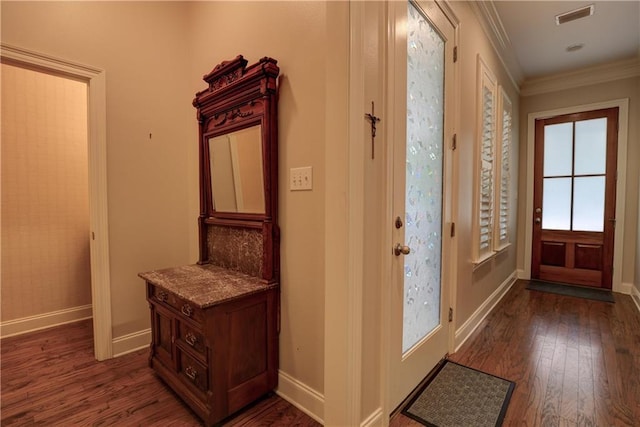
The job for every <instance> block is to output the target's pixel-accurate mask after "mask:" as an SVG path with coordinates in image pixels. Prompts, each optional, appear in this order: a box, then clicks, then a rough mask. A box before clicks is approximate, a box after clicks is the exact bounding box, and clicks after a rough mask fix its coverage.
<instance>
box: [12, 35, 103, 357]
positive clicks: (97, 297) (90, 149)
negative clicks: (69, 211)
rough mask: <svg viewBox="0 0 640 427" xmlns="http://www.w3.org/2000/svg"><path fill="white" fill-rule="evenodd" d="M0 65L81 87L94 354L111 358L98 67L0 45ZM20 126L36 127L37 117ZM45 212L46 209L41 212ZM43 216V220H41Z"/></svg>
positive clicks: (100, 81)
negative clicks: (78, 84)
mask: <svg viewBox="0 0 640 427" xmlns="http://www.w3.org/2000/svg"><path fill="white" fill-rule="evenodd" d="M0 59H1V62H2V63H3V64H7V65H10V66H14V67H20V68H25V69H29V70H32V71H38V72H41V73H45V74H49V75H55V76H58V77H64V78H66V79H71V80H74V81H76V82H84V84H85V85H86V97H85V99H86V106H87V109H86V116H87V117H86V119H87V122H88V125H87V129H86V131H87V137H88V145H87V152H86V155H87V159H88V212H89V230H88V231H89V236H88V239H89V258H90V260H89V262H90V271H91V273H90V276H91V305H90V306H91V311H92V316H93V336H94V354H95V357H96V359H98V360H104V359H108V358H111V357H112V330H111V288H110V273H109V227H108V215H107V164H106V162H107V155H106V151H107V150H106V91H105V80H106V79H105V74H104V71H103V70H100V69H97V68H93V67H90V66H86V65H82V64H77V63H73V62H69V61H66V60H63V59H59V58H54V57H51V56H48V55H44V54H41V53H36V52H31V51H28V50H25V49H22V48H19V47H15V46H10V45H7V44H4V43H3V44H0ZM29 119H30V120H33V123H25V124H23V126H24V127H29V126H42V125H43V124H42V122H38V117H32V116H29ZM45 214H46V213H45ZM46 220H47V218H46V216H45V217H44V218H43V223H45V222H46Z"/></svg>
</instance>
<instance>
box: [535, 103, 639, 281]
mask: <svg viewBox="0 0 640 427" xmlns="http://www.w3.org/2000/svg"><path fill="white" fill-rule="evenodd" d="M613 107H618V108H619V109H620V110H619V116H618V181H617V187H616V230H615V237H614V239H615V243H614V248H613V285H612V291H614V292H622V293H624V292H623V288H622V255H623V243H624V242H623V238H624V225H625V221H624V217H625V211H624V210H625V199H626V197H625V192H626V186H627V145H628V144H627V140H628V132H629V99H628V98H623V99H614V100H611V101H605V102H597V103H594V104H585V105H576V106H573V107H565V108H559V109H556V110H548V111H540V112H537V113H530V114H529V118H528V120H527V164H526V176H527V184H526V194H525V206H526V207H525V210H524V224H525V232H524V234H525V235H524V260H523V262H524V279H530V278H531V244H532V232H533V161H534V143H535V121H536V120H537V119H542V118H547V117H554V116H561V115H564V114H573V113H578V112H582V111H591V110H600V109H604V108H613Z"/></svg>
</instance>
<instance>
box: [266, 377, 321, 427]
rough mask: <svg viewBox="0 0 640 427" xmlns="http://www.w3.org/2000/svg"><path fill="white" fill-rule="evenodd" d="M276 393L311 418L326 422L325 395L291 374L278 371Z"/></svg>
mask: <svg viewBox="0 0 640 427" xmlns="http://www.w3.org/2000/svg"><path fill="white" fill-rule="evenodd" d="M276 394H278V396H280V397H282V398H283V399H284V400H286V401H287V402H289V403H291V404H292V405H293V406H295V407H296V408H298V409H300V410H301V411H302V412H304V413H305V414H307V415H309V416H310V417H311V418H313V419H314V420H316V421H317V422H319V423H320V424H324V422H323V418H324V396H323V395H322V394H321V393H318V392H317V391H316V390H314V389H312V388H311V387H309V386H308V385H306V384H304V383H302V382H300V381H298V380H296V379H295V378H293V377H291V376H290V375H288V374H286V373H284V372H282V371H278V388H277V389H276Z"/></svg>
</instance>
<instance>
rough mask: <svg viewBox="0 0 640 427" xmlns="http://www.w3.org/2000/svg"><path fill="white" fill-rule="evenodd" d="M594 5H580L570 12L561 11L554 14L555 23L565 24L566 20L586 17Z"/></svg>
mask: <svg viewBox="0 0 640 427" xmlns="http://www.w3.org/2000/svg"><path fill="white" fill-rule="evenodd" d="M594 9H595V6H594V5H592V4H590V5H589V6H585V7H581V8H580V9H575V10H572V11H570V12H565V13H561V14H560V15H556V25H560V24H566V23H567V22H571V21H575V20H576V19H581V18H586V17H587V16H591V15H593V11H594Z"/></svg>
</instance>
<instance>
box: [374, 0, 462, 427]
mask: <svg viewBox="0 0 640 427" xmlns="http://www.w3.org/2000/svg"><path fill="white" fill-rule="evenodd" d="M434 1H435V3H437V5H438V6H439V7H440V9H441V10H442V12H443V13H444V15H445V16H446V18H447V19H448V20H449V21H450V22H451V25H452V26H453V32H454V36H453V43H454V45H455V46H459V41H460V38H459V31H460V30H459V29H460V21H459V19H458V18H457V16H456V14H455V13H454V11H453V9H452V8H451V6H450V4H449V2H448V1H446V0H443V1H438V0H434ZM407 2H408V0H407ZM391 3H392V2H389V4H388V7H387V16H386V19H387V34H386V49H387V51H386V52H384V55H381V58H384V59H383V60H384V61H385V66H384V70H385V73H386V74H385V77H384V80H385V81H384V82H383V85H384V95H385V97H386V98H385V100H384V105H385V106H386V107H387V108H386V109H385V113H384V116H386V117H387V118H388V120H387V124H386V125H385V126H383V128H384V137H385V139H386V140H387V143H386V147H385V148H386V151H385V156H386V160H385V174H386V175H385V182H386V183H387V185H386V187H385V188H381V189H380V191H382V192H383V197H382V200H384V201H385V203H384V206H385V212H384V219H385V221H384V223H383V224H382V229H381V232H383V233H384V239H383V245H382V251H383V257H382V259H389V253H390V248H392V247H393V244H394V240H393V233H392V232H391V231H390V230H391V227H392V224H393V219H394V210H393V203H392V202H391V201H392V200H393V173H394V172H393V158H394V156H393V154H394V151H393V150H394V147H393V145H394V144H393V143H392V142H393V139H394V136H395V134H394V128H393V120H392V117H393V106H392V105H391V103H392V102H393V99H394V98H395V96H396V94H395V92H394V89H395V88H394V84H393V82H394V81H395V77H394V76H395V73H396V69H395V63H394V60H393V58H394V56H395V38H396V33H397V31H399V29H397V28H396V23H397V20H396V16H395V14H394V13H395V12H394V11H395V9H394V7H393V5H392V4H391ZM456 65H457V64H456ZM453 80H454V81H453V87H452V91H453V94H452V96H451V98H452V99H453V100H454V103H455V105H454V106H453V108H452V109H451V115H452V116H451V124H450V126H451V133H452V134H455V133H456V131H457V129H458V124H459V117H460V108H459V88H460V70H459V67H458V66H454V71H453ZM447 149H449V147H445V150H447ZM449 160H450V163H449V164H448V165H447V166H448V167H450V168H451V172H450V173H449V175H450V176H451V179H452V182H451V183H450V185H449V191H451V196H450V197H451V202H450V218H451V219H450V221H451V222H456V221H457V218H458V203H457V192H458V186H457V183H458V156H457V153H456V152H452V153H449ZM444 220H445V219H444V218H443V221H444ZM448 225H450V224H448ZM457 246H458V243H457V238H455V237H453V238H451V240H450V245H449V250H450V252H451V253H450V261H449V263H448V267H449V270H448V271H447V275H448V277H449V281H450V290H449V301H448V304H449V306H446V303H447V302H444V304H443V307H442V309H443V310H446V307H455V299H456V292H457V268H456V265H457ZM381 274H382V277H383V278H384V280H383V284H382V323H381V336H382V346H381V347H382V349H381V386H382V390H383V391H382V408H381V409H382V413H381V417H380V418H381V421H382V425H388V424H389V417H390V416H391V413H392V411H393V410H394V409H395V408H394V407H391V402H390V390H389V386H390V383H389V381H390V376H391V375H393V373H392V372H391V369H390V366H391V360H390V357H391V333H392V331H391V315H392V308H391V287H390V286H389V283H390V281H391V280H392V278H393V275H392V266H391V263H386V262H383V263H382V266H381ZM455 329H456V323H455V318H454V321H453V322H452V323H451V324H450V327H449V338H448V352H449V353H452V352H453V351H454V348H455V347H454V345H455Z"/></svg>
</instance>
